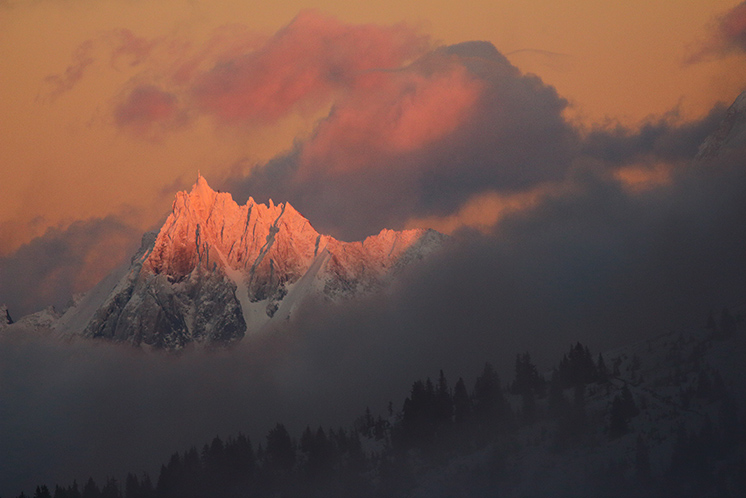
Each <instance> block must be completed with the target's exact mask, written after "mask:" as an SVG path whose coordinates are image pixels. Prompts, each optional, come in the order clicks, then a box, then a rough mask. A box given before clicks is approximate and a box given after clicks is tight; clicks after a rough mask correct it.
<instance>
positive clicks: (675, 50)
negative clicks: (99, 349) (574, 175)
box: [0, 0, 746, 314]
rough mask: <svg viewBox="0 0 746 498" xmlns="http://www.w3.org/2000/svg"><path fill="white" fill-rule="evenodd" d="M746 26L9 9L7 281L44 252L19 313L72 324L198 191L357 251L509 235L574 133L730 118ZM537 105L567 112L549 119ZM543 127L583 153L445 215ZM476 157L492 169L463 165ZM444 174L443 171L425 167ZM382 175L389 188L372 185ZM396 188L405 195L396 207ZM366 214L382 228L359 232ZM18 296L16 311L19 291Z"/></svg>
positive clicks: (0, 36)
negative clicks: (198, 181)
mask: <svg viewBox="0 0 746 498" xmlns="http://www.w3.org/2000/svg"><path fill="white" fill-rule="evenodd" d="M743 10H744V8H743V6H742V5H739V4H738V3H737V2H734V1H732V0H730V1H726V0H722V1H713V0H689V1H687V2H671V1H654V2H643V1H633V2H604V3H601V4H599V3H598V2H589V1H584V0H573V1H568V2H561V3H558V2H549V1H545V0H531V1H522V2H517V1H489V2H486V1H485V2H481V1H473V2H466V3H464V4H460V5H458V6H457V5H455V4H454V3H453V2H432V1H428V2H420V1H410V2H394V1H391V2H389V1H382V2H375V3H372V2H371V3H368V2H335V1H326V2H325V1H314V2H303V1H294V2H273V3H272V4H271V5H270V4H267V5H254V4H249V3H246V2H240V1H216V2H200V1H178V0H168V1H157V2H142V1H137V0H134V1H123V0H106V1H103V2H93V1H85V0H36V1H15V0H6V1H3V2H0V88H2V99H0V106H1V107H0V110H1V112H2V116H3V120H2V123H0V132H1V133H0V136H2V137H3V138H2V140H3V143H2V147H0V168H2V170H0V173H2V177H3V178H4V181H3V183H2V193H3V202H2V203H1V204H0V257H2V258H6V259H5V260H4V264H3V265H0V266H5V267H6V268H7V267H8V266H10V265H11V263H9V262H8V260H7V258H14V257H16V256H18V257H17V258H16V259H15V260H14V261H18V260H19V259H22V257H23V254H19V253H18V251H19V250H22V248H24V247H25V250H26V251H32V252H33V251H34V250H36V251H41V252H44V251H45V250H48V251H49V253H50V255H49V261H46V262H43V263H40V264H41V265H42V266H43V267H44V268H36V269H35V270H34V272H35V273H36V276H35V277H34V278H36V281H35V282H34V287H35V288H36V289H37V290H38V295H37V296H33V297H32V296H28V299H26V300H25V302H23V303H21V302H20V298H19V299H12V300H11V301H12V302H11V303H9V304H12V305H13V307H14V308H15V309H16V313H17V314H19V313H20V314H25V313H28V312H30V311H35V310H37V309H40V308H43V307H45V306H47V305H50V304H55V305H57V306H58V307H59V306H61V305H64V303H63V302H61V301H63V298H62V297H61V296H62V295H63V294H65V295H68V294H70V293H75V292H82V291H84V290H86V289H87V288H89V287H91V286H92V285H93V284H95V283H96V282H97V281H98V280H99V279H100V278H102V277H103V276H104V275H105V274H106V273H107V272H108V271H109V270H110V269H111V268H113V267H114V266H115V265H116V264H117V262H118V261H121V260H124V259H126V257H127V256H128V255H129V254H131V252H132V250H133V248H134V247H136V245H137V239H138V238H139V234H140V233H142V232H143V231H145V230H148V229H153V228H154V227H155V228H157V227H158V226H159V224H160V223H161V222H162V221H163V219H164V217H165V215H166V214H167V213H168V211H169V208H170V204H171V202H172V200H173V196H174V194H175V192H176V191H178V190H181V189H186V188H188V187H189V186H190V185H191V184H192V183H193V181H194V179H195V178H196V175H197V173H198V172H201V173H202V174H203V175H205V176H206V177H207V178H208V180H209V181H210V182H211V184H212V185H214V186H217V187H218V188H224V189H225V190H228V191H231V192H232V193H233V194H234V196H235V197H236V199H237V200H238V201H239V202H244V201H245V199H246V198H247V197H248V196H249V195H253V196H254V197H255V198H265V200H266V198H268V197H270V196H275V197H276V200H277V201H284V200H290V201H291V202H292V203H293V204H294V205H296V207H298V208H299V209H300V210H301V212H302V213H303V214H304V215H305V216H306V217H308V218H310V220H311V222H312V223H313V224H314V226H316V227H317V229H321V230H322V231H325V232H326V233H330V234H332V235H335V236H337V237H341V238H344V239H346V240H351V239H359V238H362V237H364V236H366V235H369V234H371V233H375V232H377V231H378V230H380V229H381V228H384V227H388V228H403V227H411V226H433V227H435V228H438V229H441V230H444V231H453V230H455V229H457V228H458V227H459V226H462V225H464V224H467V225H468V224H471V225H474V224H481V225H490V224H491V223H492V222H493V221H494V220H496V219H498V218H499V216H500V215H499V213H501V212H503V211H504V209H505V206H508V205H509V206H513V208H515V207H517V206H523V205H525V204H526V203H529V204H530V200H531V199H532V198H535V195H536V192H535V191H532V189H531V188H530V187H535V186H536V184H538V183H541V181H543V180H557V179H558V178H559V177H560V176H561V174H562V173H561V172H560V171H561V170H563V168H566V167H567V164H569V163H570V162H572V160H573V159H572V153H573V152H572V149H573V147H576V145H577V144H569V141H571V140H568V139H567V136H566V135H568V134H575V135H578V139H580V138H582V136H584V135H586V134H588V133H590V132H592V131H593V130H597V129H615V128H616V129H617V130H618V129H619V127H625V129H627V130H628V131H629V132H630V133H631V132H634V131H635V130H639V129H640V128H641V127H642V126H645V125H646V124H650V123H651V122H662V121H666V122H667V123H669V124H681V123H684V122H688V121H695V120H699V119H702V118H703V117H704V116H706V115H707V114H708V112H709V111H710V110H711V109H712V108H713V106H714V105H715V104H716V103H718V102H724V103H730V102H732V101H733V99H734V98H735V97H736V96H737V95H738V94H739V93H740V91H741V90H742V89H743V88H744V85H746V68H745V66H744V64H743V62H744V53H743V52H744V50H743V49H744V41H743V36H744V35H743ZM467 41H486V42H489V43H491V44H492V45H493V46H494V47H495V48H496V51H497V52H499V56H500V57H504V58H505V59H507V62H509V64H510V65H511V68H510V71H513V73H514V74H512V75H508V74H507V73H506V74H502V75H501V74H498V73H497V72H495V71H492V74H487V72H489V71H491V69H488V68H486V67H484V68H481V69H479V68H475V67H473V65H474V64H476V63H475V62H474V61H472V67H466V66H467V65H468V64H466V65H465V64H464V63H463V62H464V61H456V60H455V58H454V57H451V60H450V61H449V60H447V59H448V58H449V57H448V56H446V55H445V54H444V53H443V50H445V47H448V46H450V45H454V44H458V43H462V42H467ZM460 57H461V58H462V59H464V58H465V55H464V54H461V56H460ZM493 69H494V68H493ZM480 71H481V73H480ZM485 71H486V72H485ZM529 75H536V76H537V77H538V78H539V79H538V80H537V79H533V80H531V81H529V79H530V78H533V76H529ZM509 77H510V78H513V80H509ZM501 85H502V86H501ZM531 85H534V88H531ZM519 87H522V88H519ZM534 90H536V91H537V92H538V93H542V96H541V97H536V98H539V99H543V100H542V103H541V105H544V104H546V105H547V106H549V107H547V108H542V107H541V105H539V104H537V103H536V102H532V99H534V98H535V95H534ZM500 92H507V94H511V95H510V97H509V99H510V100H511V101H512V102H511V103H510V104H505V105H513V104H515V105H514V107H513V108H512V109H503V108H502V107H501V106H503V105H504V103H505V100H506V99H504V98H503V97H502V96H501V94H500ZM507 94H506V95H507ZM532 111H533V112H535V113H536V114H535V115H533V116H529V114H530V113H531V112H532ZM545 112H547V113H548V114H546V116H547V120H548V122H547V123H545V124H546V128H545V129H544V130H543V131H541V132H538V131H537V133H539V134H540V133H544V132H547V134H546V135H545V136H539V135H536V136H534V137H533V138H532V139H535V140H546V139H550V138H551V139H552V140H556V141H557V142H558V143H560V142H563V143H564V144H559V145H558V147H560V148H561V147H564V150H542V151H537V155H536V156H535V157H534V158H532V159H530V161H533V162H534V163H536V164H538V163H542V164H543V165H542V166H541V167H540V168H539V169H542V168H543V171H544V173H547V172H548V171H549V170H550V169H552V168H554V176H552V175H548V176H545V177H542V176H541V175H542V174H543V173H541V174H540V173H538V172H534V173H529V174H528V175H526V176H525V178H521V179H518V176H519V175H516V174H515V171H513V172H505V173H503V174H502V175H503V177H502V178H497V177H490V174H491V173H490V172H489V171H486V170H484V171H482V177H481V178H480V177H478V176H479V175H477V176H475V177H474V178H471V184H467V183H468V182H461V183H462V184H459V185H458V187H459V191H458V192H453V193H446V195H444V196H443V197H442V198H439V199H438V200H437V202H436V201H435V198H436V197H439V196H440V194H441V193H442V192H443V191H444V190H447V189H444V185H445V184H448V183H451V182H452V178H451V177H453V176H454V175H461V174H463V169H459V167H458V166H453V163H457V162H459V161H460V159H459V158H458V157H451V158H449V159H446V156H447V154H442V153H440V152H439V151H436V149H438V148H439V147H440V148H442V149H444V150H449V151H451V152H450V153H451V154H454V155H459V157H463V156H464V154H469V153H474V154H483V156H486V155H488V154H492V155H497V156H499V155H500V154H502V155H503V156H504V157H502V158H501V160H500V161H498V162H500V163H501V164H503V165H505V164H508V163H510V164H512V166H511V167H513V168H514V169H515V170H516V171H517V170H518V169H522V170H524V171H529V169H530V170H532V171H533V170H534V169H535V167H534V165H533V164H532V165H522V164H519V163H520V161H521V160H524V159H522V158H519V159H516V158H514V157H511V156H510V154H511V153H512V152H511V151H503V150H502V149H503V145H502V144H501V143H499V142H498V141H494V140H493V142H495V143H494V147H493V150H490V144H489V142H490V141H491V140H492V138H491V136H490V135H489V134H488V133H483V134H482V136H481V137H479V136H477V135H479V133H481V131H484V130H485V129H487V130H492V131H496V132H497V133H503V137H502V138H503V139H504V140H509V141H511V142H515V140H514V137H510V136H508V135H509V128H510V126H513V123H510V122H509V120H511V119H524V118H525V119H527V120H537V122H538V121H541V120H542V119H543V117H542V113H545ZM501 113H502V114H501ZM519 114H520V117H516V116H518V115H519ZM497 116H501V117H500V119H493V118H496V117H497ZM480 120H481V121H480ZM489 120H492V122H489V123H488V122H487V121H489ZM500 120H502V121H500ZM470 126H471V128H470V129H468V128H469V127H470ZM523 126H524V128H523V129H526V127H531V126H532V125H531V123H530V122H529V121H527V122H525V123H523ZM549 126H555V127H557V128H556V129H555V130H554V131H550V130H548V127H549ZM480 128H481V129H482V130H481V131H480ZM498 128H499V130H498ZM560 128H563V129H564V131H563V130H560ZM520 130H521V129H520V128H519V127H516V128H515V131H516V134H520V133H519V132H520ZM554 132H557V133H560V134H563V133H564V134H565V136H563V138H561V139H557V137H554V136H550V135H551V133H554ZM459 134H460V136H459ZM469 135H470V136H469ZM470 140H471V141H470ZM526 140H529V139H526ZM449 141H450V143H449ZM456 142H458V143H461V144H463V145H464V147H466V148H471V149H473V150H472V151H464V150H462V151H461V152H453V151H456V150H458V149H457V148H454V147H453V144H454V143H456ZM475 150H477V152H474V151H475ZM421 151H424V152H423V153H420V152H421ZM540 153H545V154H546V156H545V157H543V158H542V157H539V155H538V154H540ZM428 154H430V156H429V157H426V156H427V155H428ZM549 157H552V158H554V157H557V159H558V160H557V161H556V162H557V163H559V164H561V166H560V167H558V168H555V167H554V166H551V167H549V166H547V164H546V163H547V161H545V159H547V158H549ZM427 161H431V162H440V165H439V166H438V165H435V166H430V167H428V168H425V169H423V168H422V167H421V166H422V164H423V163H425V162H427ZM446 161H450V163H451V164H446ZM468 162H469V165H471V164H475V163H477V162H480V163H485V164H489V161H486V162H485V161H482V159H481V158H477V157H472V158H470V159H469V160H468ZM290 163H299V164H300V163H302V165H301V166H300V167H299V174H298V175H297V176H296V177H295V179H294V180H293V181H292V182H291V181H288V178H287V177H280V176H278V174H277V173H276V171H278V169H279V168H280V166H277V165H278V164H285V169H286V170H287V168H289V167H290V166H288V165H289V164H290ZM267 164H272V165H275V166H274V167H272V168H266V167H264V166H266V165H267ZM468 167H470V166H468ZM487 167H490V168H491V167H492V166H491V165H490V166H484V168H487ZM502 167H505V166H502ZM373 169H375V170H376V171H378V172H382V171H383V170H388V171H386V173H385V174H380V175H379V174H377V173H373V176H375V177H376V178H375V179H370V178H367V179H365V180H364V179H363V178H365V174H366V172H368V171H371V170H373ZM436 170H437V171H436ZM493 170H494V168H493ZM272 171H275V173H272ZM426 171H427V174H428V175H432V181H431V182H430V183H431V184H429V185H425V184H424V183H427V182H424V183H423V178H422V175H424V174H425V172H426ZM418 175H419V176H418ZM449 175H450V176H449ZM511 175H512V176H511ZM532 175H533V176H532ZM286 176H287V175H286ZM498 176H499V175H498ZM508 176H511V178H508ZM332 177H333V178H332ZM488 177H489V178H488ZM390 178H398V179H399V181H398V182H396V183H398V184H399V185H400V186H401V188H400V189H399V190H398V191H395V192H389V195H388V196H386V195H383V196H379V195H378V194H379V193H380V192H381V191H386V190H388V189H387V188H382V187H383V185H384V184H386V182H388V181H389V180H388V179H390ZM368 180H371V181H373V182H374V184H373V185H375V187H374V188H372V189H368V188H367V187H366V185H367V184H368V183H367V182H368ZM272 182H274V183H275V184H274V185H272ZM375 182H378V183H377V184H376V183H375ZM412 182H417V183H419V188H420V190H421V191H420V192H418V193H415V194H414V197H416V196H420V197H421V199H419V200H418V201H414V200H411V201H409V202H407V201H401V199H402V198H410V199H413V198H414V197H413V195H412V192H411V191H410V190H407V189H408V188H409V186H411V184H412ZM342 183H344V185H345V188H342V189H340V185H341V184H342ZM457 183H458V182H457ZM355 184H356V185H357V187H355V186H354V185H355ZM351 185H352V187H351V188H348V187H350V186H351ZM428 192H429V193H428ZM506 194H510V198H508V197H506ZM345 196H346V198H345ZM314 197H316V198H318V197H324V198H325V199H327V200H328V201H327V202H326V203H319V202H316V201H315V200H314V199H313V198H314ZM353 197H354V198H355V202H356V203H359V200H358V199H365V210H366V211H380V212H381V213H380V216H378V217H377V218H375V217H373V218H371V217H370V216H365V214H364V213H359V214H355V213H351V216H349V219H341V218H344V217H347V213H346V212H345V207H346V205H348V204H349V203H350V202H351V200H352V198H353ZM393 197H396V198H397V199H398V200H397V201H396V202H393V203H392V198H393ZM40 239H41V240H40ZM63 239H65V241H64V242H63ZM73 239H74V241H73ZM50 240H54V241H55V244H57V246H56V249H46V245H45V244H44V243H45V242H46V241H50ZM34 241H36V242H34ZM34 243H36V245H37V246H41V245H44V248H42V247H36V248H34V247H32V246H34ZM29 245H30V246H31V247H30V246H29ZM73 246H77V247H73ZM102 247H105V248H106V250H105V251H101V250H100V248H102ZM93 248H95V250H94V249H93ZM38 257H43V256H40V255H39V256H38ZM58 260H59V261H58ZM13 266H14V268H16V267H17V264H15V263H14V264H13ZM14 271H18V270H14ZM72 274H74V275H75V276H74V277H68V276H67V275H72ZM61 282H67V283H65V284H63V283H61ZM60 286H62V287H65V286H66V287H67V288H65V289H60ZM0 290H2V291H3V292H0V298H1V299H2V300H5V301H7V300H8V297H7V295H8V294H9V293H10V291H9V286H8V284H6V282H0Z"/></svg>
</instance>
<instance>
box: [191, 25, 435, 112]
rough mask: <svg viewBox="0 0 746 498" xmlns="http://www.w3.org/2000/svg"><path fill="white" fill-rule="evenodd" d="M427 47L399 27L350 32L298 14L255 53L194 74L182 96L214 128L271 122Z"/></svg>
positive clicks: (315, 104) (349, 27)
mask: <svg viewBox="0 0 746 498" xmlns="http://www.w3.org/2000/svg"><path fill="white" fill-rule="evenodd" d="M427 45H428V39H427V37H425V36H422V35H419V34H417V33H416V32H415V31H414V30H413V29H411V28H410V27H408V26H406V25H404V24H399V25H395V26H391V27H382V26H375V25H365V24H364V25H351V24H344V23H341V22H339V21H337V20H336V19H334V18H331V17H327V16H323V15H321V14H319V13H317V12H315V11H305V12H303V13H301V14H299V15H298V16H297V17H296V18H295V19H294V20H293V21H292V22H291V23H290V24H288V25H287V26H286V27H284V28H283V29H281V30H280V31H278V32H277V33H276V34H275V35H274V36H272V37H271V38H270V39H269V40H267V42H266V43H265V44H264V45H263V46H261V47H260V48H259V49H258V50H256V51H251V52H247V53H242V54H239V55H237V56H236V57H233V58H230V59H223V60H221V61H220V62H219V63H218V64H216V65H215V66H214V67H212V68H211V69H210V70H209V71H206V72H204V73H202V74H199V75H197V76H196V77H195V81H194V84H193V85H192V86H191V89H190V93H191V96H192V98H194V100H195V102H196V106H197V107H198V108H199V109H200V110H202V111H203V112H207V113H210V114H213V115H215V116H217V117H218V118H219V119H220V120H222V121H225V122H228V123H236V122H246V121H248V122H258V123H267V122H272V121H275V120H277V119H279V118H281V117H283V116H284V115H286V114H288V113H289V112H291V111H292V110H296V109H299V108H302V107H304V106H305V107H310V108H318V107H319V106H321V105H324V104H325V103H327V102H328V99H329V98H330V97H331V96H332V94H333V93H335V92H337V91H342V90H344V89H346V88H349V87H350V86H353V85H354V84H355V81H356V80H357V79H358V78H360V77H361V76H362V75H364V74H365V73H366V72H367V71H371V70H380V69H389V68H398V67H400V66H401V64H402V63H404V62H406V61H408V60H410V59H412V58H413V57H415V56H417V55H419V54H421V53H422V52H423V51H424V49H425V48H426V47H427Z"/></svg>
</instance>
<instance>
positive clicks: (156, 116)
mask: <svg viewBox="0 0 746 498" xmlns="http://www.w3.org/2000/svg"><path fill="white" fill-rule="evenodd" d="M114 120H115V122H116V124H117V126H119V127H120V128H128V129H130V130H132V131H134V132H136V133H140V134H147V133H149V132H151V131H153V128H154V127H156V126H157V127H158V128H159V129H160V130H163V129H167V128H173V127H177V126H180V125H183V124H185V122H186V116H185V112H184V111H183V110H182V109H180V108H179V102H178V99H177V98H176V96H175V95H173V94H172V93H169V92H166V91H163V90H161V89H160V88H157V87H155V86H153V85H142V86H138V87H135V88H134V89H132V91H130V92H129V94H128V95H127V96H126V97H125V99H124V100H123V101H122V102H120V103H119V105H118V106H117V107H116V109H115V110H114Z"/></svg>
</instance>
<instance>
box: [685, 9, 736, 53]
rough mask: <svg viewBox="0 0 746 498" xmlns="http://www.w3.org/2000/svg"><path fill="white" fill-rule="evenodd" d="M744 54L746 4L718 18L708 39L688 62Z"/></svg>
mask: <svg viewBox="0 0 746 498" xmlns="http://www.w3.org/2000/svg"><path fill="white" fill-rule="evenodd" d="M743 52H746V2H741V3H739V4H738V5H736V6H735V7H733V8H732V9H730V10H729V11H727V12H725V13H724V14H722V15H720V16H719V17H717V18H716V20H715V22H714V24H713V26H712V28H711V30H710V34H709V37H708V39H707V40H706V41H705V42H704V43H702V44H701V46H700V47H699V48H698V50H697V51H696V52H695V53H694V54H693V55H692V56H690V57H689V58H688V59H687V62H689V63H694V62H699V61H701V60H705V59H708V58H711V57H722V56H724V55H727V54H730V53H743Z"/></svg>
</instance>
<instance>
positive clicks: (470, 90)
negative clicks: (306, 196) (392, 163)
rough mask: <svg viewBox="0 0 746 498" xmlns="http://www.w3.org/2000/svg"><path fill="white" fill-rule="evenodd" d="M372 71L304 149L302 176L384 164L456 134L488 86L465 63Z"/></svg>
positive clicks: (319, 128)
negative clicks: (321, 170)
mask: <svg viewBox="0 0 746 498" xmlns="http://www.w3.org/2000/svg"><path fill="white" fill-rule="evenodd" d="M441 62H445V63H444V64H441V65H439V66H437V67H433V68H428V69H427V70H422V68H421V67H411V68H408V69H405V70H400V71H396V72H374V73H368V74H366V75H365V76H363V77H361V78H360V79H359V81H358V82H357V84H356V86H355V88H354V89H353V90H352V91H351V92H350V94H349V95H348V96H347V98H345V99H343V100H341V101H340V102H338V103H337V104H336V105H335V108H334V109H333V111H332V113H331V115H330V116H329V117H328V118H327V119H326V120H325V121H324V122H322V123H321V124H320V125H319V127H318V128H317V130H316V133H315V135H314V137H313V140H312V141H310V142H308V143H307V144H306V146H305V148H304V150H303V154H302V160H301V168H302V169H301V174H302V175H303V174H313V173H314V171H317V170H318V168H322V169H324V170H326V171H327V172H332V173H333V172H336V173H341V172H343V171H354V170H358V169H361V168H365V167H369V166H370V164H371V163H372V162H375V163H377V164H379V167H380V166H382V165H381V162H380V161H379V159H380V158H381V157H382V156H394V155H401V154H406V153H411V152H413V151H416V150H418V149H421V148H423V147H425V146H427V145H428V144H430V143H433V142H435V141H437V140H439V139H442V138H443V137H445V136H447V135H449V134H450V133H452V132H453V131H454V130H455V129H456V128H458V127H459V126H460V125H462V124H463V123H464V122H465V121H466V120H467V119H468V118H469V117H470V116H471V115H472V114H473V112H474V110H475V104H476V102H477V101H478V99H479V96H480V95H481V92H482V90H483V88H484V85H483V82H482V81H480V80H478V79H477V78H475V77H473V76H472V75H471V74H470V73H469V72H468V71H467V70H466V69H465V68H464V66H463V65H461V64H452V63H449V62H448V61H441Z"/></svg>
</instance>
